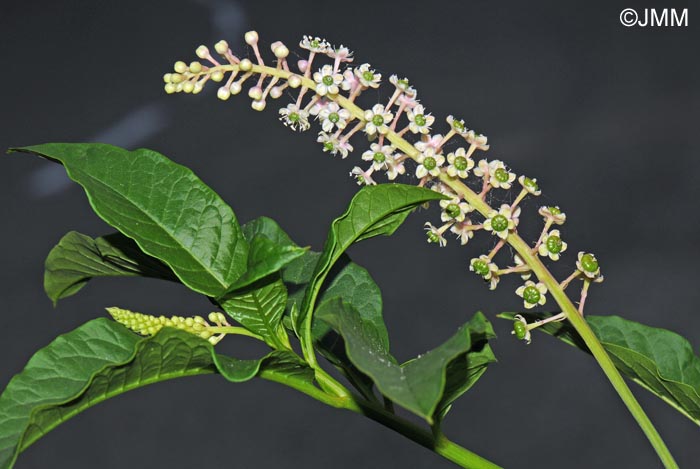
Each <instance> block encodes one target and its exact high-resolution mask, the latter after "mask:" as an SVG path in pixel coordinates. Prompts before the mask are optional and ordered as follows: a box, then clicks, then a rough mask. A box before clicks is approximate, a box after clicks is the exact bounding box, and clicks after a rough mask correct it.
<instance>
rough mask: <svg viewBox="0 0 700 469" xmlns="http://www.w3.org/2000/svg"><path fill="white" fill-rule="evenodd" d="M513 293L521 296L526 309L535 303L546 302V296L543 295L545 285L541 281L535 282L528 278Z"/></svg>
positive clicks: (541, 303)
mask: <svg viewBox="0 0 700 469" xmlns="http://www.w3.org/2000/svg"><path fill="white" fill-rule="evenodd" d="M515 293H516V295H518V296H520V297H522V299H523V304H524V305H525V308H527V309H531V308H534V307H535V306H537V305H543V304H545V303H546V302H547V298H546V297H545V294H546V293H547V287H545V286H544V283H542V282H538V283H535V282H533V281H532V280H528V281H526V282H525V285H522V286H520V287H518V289H517V290H515Z"/></svg>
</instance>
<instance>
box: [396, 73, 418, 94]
mask: <svg viewBox="0 0 700 469" xmlns="http://www.w3.org/2000/svg"><path fill="white" fill-rule="evenodd" d="M389 82H390V83H391V84H392V85H394V86H395V87H396V89H397V90H399V91H401V92H403V93H406V94H407V95H409V96H415V95H416V93H417V91H416V89H415V88H413V87H412V86H411V85H410V84H409V82H408V78H399V77H398V76H396V75H391V76H390V77H389Z"/></svg>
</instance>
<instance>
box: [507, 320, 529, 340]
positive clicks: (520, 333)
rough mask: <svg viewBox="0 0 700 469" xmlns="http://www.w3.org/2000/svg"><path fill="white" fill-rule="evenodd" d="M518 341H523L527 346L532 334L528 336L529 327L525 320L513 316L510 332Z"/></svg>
mask: <svg viewBox="0 0 700 469" xmlns="http://www.w3.org/2000/svg"><path fill="white" fill-rule="evenodd" d="M510 333H511V334H514V335H515V337H517V338H518V339H520V340H524V341H525V342H526V343H527V344H530V342H532V334H530V326H529V325H528V324H527V320H526V319H525V318H524V317H523V316H521V315H520V314H516V315H515V322H514V323H513V330H512V331H510Z"/></svg>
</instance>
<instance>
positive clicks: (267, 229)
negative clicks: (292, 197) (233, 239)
mask: <svg viewBox="0 0 700 469" xmlns="http://www.w3.org/2000/svg"><path fill="white" fill-rule="evenodd" d="M243 234H244V236H245V238H246V240H247V241H248V244H249V245H250V250H249V252H248V270H246V272H245V273H244V274H243V276H242V277H241V278H239V279H238V280H237V281H236V282H234V284H233V285H231V287H230V288H229V290H230V291H234V290H238V289H240V288H243V287H247V286H248V285H250V284H252V283H254V282H256V281H258V280H260V279H262V278H264V277H267V276H268V275H271V274H274V273H277V272H279V271H280V270H281V269H282V268H283V267H285V266H286V265H287V264H289V263H290V262H293V261H294V260H295V259H297V258H299V257H301V256H303V255H304V253H305V252H307V249H306V248H300V247H299V246H297V245H296V244H295V243H294V242H293V241H292V240H291V239H290V238H289V236H287V233H285V232H284V231H282V228H280V226H279V225H278V224H277V222H275V221H274V220H272V219H271V218H267V217H259V218H256V219H255V220H252V221H249V222H248V223H246V224H245V225H243Z"/></svg>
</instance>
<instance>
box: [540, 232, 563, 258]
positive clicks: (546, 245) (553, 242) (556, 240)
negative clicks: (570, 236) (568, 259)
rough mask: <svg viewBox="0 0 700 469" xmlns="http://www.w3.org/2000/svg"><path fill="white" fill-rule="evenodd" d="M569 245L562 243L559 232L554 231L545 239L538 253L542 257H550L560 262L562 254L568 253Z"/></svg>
mask: <svg viewBox="0 0 700 469" xmlns="http://www.w3.org/2000/svg"><path fill="white" fill-rule="evenodd" d="M566 248H567V244H566V243H565V242H564V241H562V239H561V235H560V234H559V230H552V231H550V232H549V233H547V234H546V235H545V236H544V237H543V238H542V242H541V243H540V246H539V248H538V252H539V254H540V256H542V257H549V258H550V259H552V260H553V261H558V260H559V257H560V255H561V253H562V252H564V251H566Z"/></svg>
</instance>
